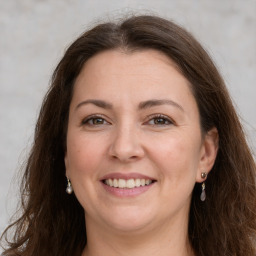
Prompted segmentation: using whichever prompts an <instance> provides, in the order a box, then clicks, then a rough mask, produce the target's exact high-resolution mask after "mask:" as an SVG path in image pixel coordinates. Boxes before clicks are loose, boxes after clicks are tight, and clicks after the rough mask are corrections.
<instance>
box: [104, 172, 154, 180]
mask: <svg viewBox="0 0 256 256" xmlns="http://www.w3.org/2000/svg"><path fill="white" fill-rule="evenodd" d="M107 179H124V180H129V179H145V180H156V179H154V178H152V177H149V176H147V175H143V174H141V173H135V172H133V173H120V172H114V173H109V174H106V175H104V176H103V177H102V178H101V180H107Z"/></svg>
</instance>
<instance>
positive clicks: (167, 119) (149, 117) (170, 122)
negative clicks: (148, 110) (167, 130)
mask: <svg viewBox="0 0 256 256" xmlns="http://www.w3.org/2000/svg"><path fill="white" fill-rule="evenodd" d="M157 118H162V119H165V120H166V121H168V122H169V123H168V124H162V125H161V124H152V125H155V126H167V125H175V122H174V120H173V119H172V118H170V117H169V116H167V115H164V114H152V115H150V116H148V117H147V120H146V122H144V124H147V123H148V122H149V121H151V120H152V119H157Z"/></svg>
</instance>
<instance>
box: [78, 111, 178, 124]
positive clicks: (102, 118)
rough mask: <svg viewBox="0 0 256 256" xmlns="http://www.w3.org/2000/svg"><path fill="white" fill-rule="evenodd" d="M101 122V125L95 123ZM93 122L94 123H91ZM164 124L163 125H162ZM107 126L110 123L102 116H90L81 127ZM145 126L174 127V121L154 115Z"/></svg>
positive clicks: (83, 121)
mask: <svg viewBox="0 0 256 256" xmlns="http://www.w3.org/2000/svg"><path fill="white" fill-rule="evenodd" d="M97 119H98V120H101V123H94V121H97ZM157 119H158V121H160V123H156V122H157ZM151 121H153V122H154V123H153V124H150V122H151ZM90 122H92V123H90ZM161 122H163V123H161ZM105 124H109V122H108V121H106V120H105V118H104V117H103V116H102V115H92V116H88V117H87V118H85V119H84V120H82V123H81V125H88V126H100V125H105ZM143 124H150V125H153V126H167V125H172V124H174V122H173V120H171V119H170V118H169V117H167V116H165V115H163V114H154V115H151V116H149V117H148V118H147V121H146V122H145V123H143Z"/></svg>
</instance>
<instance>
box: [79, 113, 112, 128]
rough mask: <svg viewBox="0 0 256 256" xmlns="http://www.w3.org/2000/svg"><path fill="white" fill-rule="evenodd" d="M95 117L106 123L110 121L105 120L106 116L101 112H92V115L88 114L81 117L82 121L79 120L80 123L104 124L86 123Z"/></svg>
mask: <svg viewBox="0 0 256 256" xmlns="http://www.w3.org/2000/svg"><path fill="white" fill-rule="evenodd" d="M97 118H99V119H103V120H104V122H107V123H108V124H110V122H109V121H107V120H106V117H105V116H104V115H102V114H92V115H89V116H87V117H85V118H83V119H82V121H81V125H90V126H98V125H104V124H98V125H97V124H88V122H89V121H90V120H92V119H97Z"/></svg>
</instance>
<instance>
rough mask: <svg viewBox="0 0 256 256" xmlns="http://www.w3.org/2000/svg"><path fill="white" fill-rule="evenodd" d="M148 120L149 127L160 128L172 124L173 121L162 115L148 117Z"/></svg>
mask: <svg viewBox="0 0 256 256" xmlns="http://www.w3.org/2000/svg"><path fill="white" fill-rule="evenodd" d="M149 118H150V119H149V121H148V122H147V123H148V124H150V125H155V126H161V125H171V124H173V121H172V120H171V119H170V118H169V117H167V116H165V115H162V114H159V115H154V116H150V117H149Z"/></svg>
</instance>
